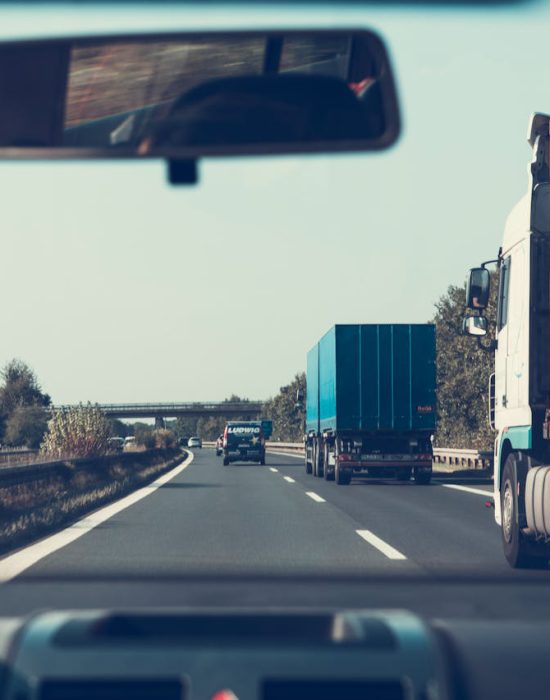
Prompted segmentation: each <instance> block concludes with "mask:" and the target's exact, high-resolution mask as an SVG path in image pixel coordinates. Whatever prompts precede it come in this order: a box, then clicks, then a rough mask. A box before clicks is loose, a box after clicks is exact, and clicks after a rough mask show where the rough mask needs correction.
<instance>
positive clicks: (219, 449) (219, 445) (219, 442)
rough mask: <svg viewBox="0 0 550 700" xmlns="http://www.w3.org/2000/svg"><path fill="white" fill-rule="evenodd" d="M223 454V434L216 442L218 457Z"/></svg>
mask: <svg viewBox="0 0 550 700" xmlns="http://www.w3.org/2000/svg"><path fill="white" fill-rule="evenodd" d="M222 454H223V434H222V435H220V437H219V438H218V439H217V440H216V457H219V456H220V455H222Z"/></svg>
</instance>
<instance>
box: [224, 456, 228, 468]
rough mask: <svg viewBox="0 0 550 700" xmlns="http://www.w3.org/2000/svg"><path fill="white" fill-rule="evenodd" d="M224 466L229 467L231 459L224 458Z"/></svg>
mask: <svg viewBox="0 0 550 700" xmlns="http://www.w3.org/2000/svg"><path fill="white" fill-rule="evenodd" d="M223 466H224V467H227V466H229V457H224V458H223Z"/></svg>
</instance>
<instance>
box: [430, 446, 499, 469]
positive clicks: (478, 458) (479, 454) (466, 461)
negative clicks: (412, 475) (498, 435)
mask: <svg viewBox="0 0 550 700" xmlns="http://www.w3.org/2000/svg"><path fill="white" fill-rule="evenodd" d="M434 462H435V463H436V464H448V465H449V466H460V467H466V468H469V469H491V468H492V466H493V453H492V452H485V451H480V450H460V449H456V450H455V449H453V448H452V447H434Z"/></svg>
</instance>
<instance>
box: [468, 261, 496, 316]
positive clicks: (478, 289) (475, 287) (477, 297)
mask: <svg viewBox="0 0 550 700" xmlns="http://www.w3.org/2000/svg"><path fill="white" fill-rule="evenodd" d="M490 283H491V280H490V276H489V270H487V269H485V268H484V267H474V268H472V269H471V270H470V275H469V277H468V283H467V285H466V305H467V306H468V308H470V309H485V308H486V307H487V304H488V303H489V290H490Z"/></svg>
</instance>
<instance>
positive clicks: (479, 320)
mask: <svg viewBox="0 0 550 700" xmlns="http://www.w3.org/2000/svg"><path fill="white" fill-rule="evenodd" d="M462 333H463V334H464V335H473V336H477V337H482V336H484V335H487V319H486V318H485V316H466V318H465V319H464V320H463V322H462Z"/></svg>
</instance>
